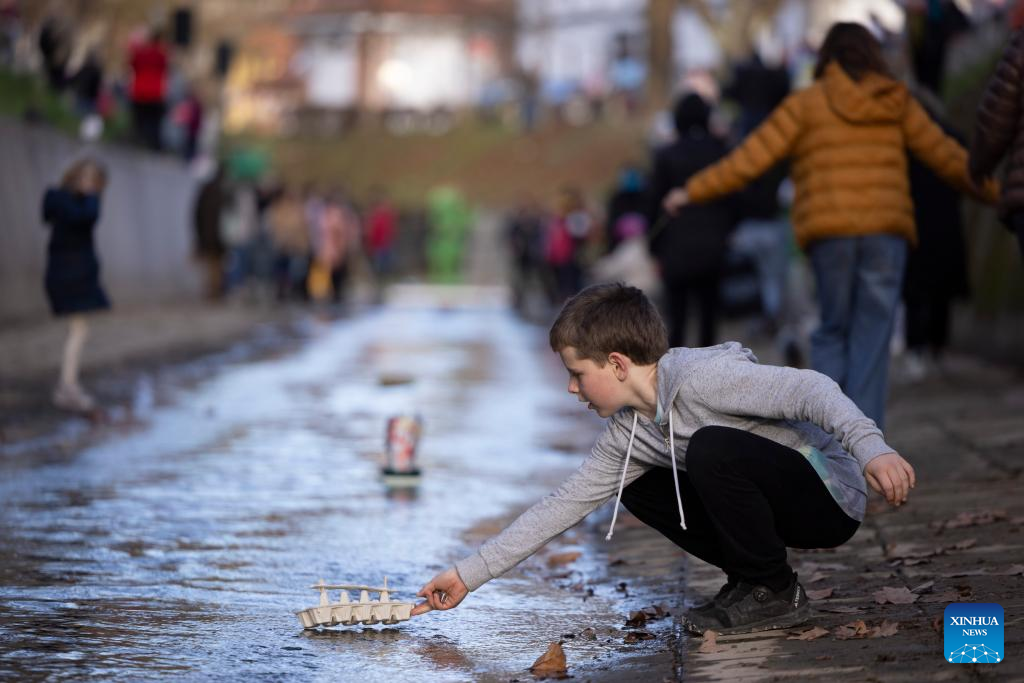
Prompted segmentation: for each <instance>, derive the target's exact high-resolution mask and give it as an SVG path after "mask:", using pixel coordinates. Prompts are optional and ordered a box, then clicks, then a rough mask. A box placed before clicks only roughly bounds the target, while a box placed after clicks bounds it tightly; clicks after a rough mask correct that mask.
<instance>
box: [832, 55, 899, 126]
mask: <svg viewBox="0 0 1024 683" xmlns="http://www.w3.org/2000/svg"><path fill="white" fill-rule="evenodd" d="M822 87H823V88H824V90H825V98H826V99H827V100H828V104H829V107H830V108H831V109H832V111H833V112H835V114H836V116H838V117H839V118H841V119H843V120H844V121H848V122H850V123H854V124H872V123H892V122H894V121H899V120H900V119H902V118H903V111H904V110H905V109H906V106H907V97H908V94H907V87H906V86H905V85H903V84H902V83H900V82H899V81H894V80H893V79H891V78H889V77H888V76H883V75H881V74H876V73H869V74H866V75H865V76H864V77H863V78H861V80H860V81H855V80H853V79H852V78H850V76H849V75H848V74H847V73H846V72H845V71H843V68H842V67H841V66H839V65H838V64H836V63H835V62H832V63H831V64H829V65H828V66H827V67H825V74H824V76H823V77H822Z"/></svg>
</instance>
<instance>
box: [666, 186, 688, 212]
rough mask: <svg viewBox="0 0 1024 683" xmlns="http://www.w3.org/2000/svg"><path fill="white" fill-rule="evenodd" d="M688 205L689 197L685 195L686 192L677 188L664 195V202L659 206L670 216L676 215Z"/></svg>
mask: <svg viewBox="0 0 1024 683" xmlns="http://www.w3.org/2000/svg"><path fill="white" fill-rule="evenodd" d="M689 203H690V195H688V194H686V190H684V189H683V188H681V187H677V188H675V189H674V190H672V191H670V192H669V193H668V194H667V195H665V199H664V201H662V203H661V205H662V206H663V207H664V208H665V212H666V213H667V214H668V215H670V216H674V215H676V212H677V211H679V209H681V208H683V207H684V206H686V205H687V204H689Z"/></svg>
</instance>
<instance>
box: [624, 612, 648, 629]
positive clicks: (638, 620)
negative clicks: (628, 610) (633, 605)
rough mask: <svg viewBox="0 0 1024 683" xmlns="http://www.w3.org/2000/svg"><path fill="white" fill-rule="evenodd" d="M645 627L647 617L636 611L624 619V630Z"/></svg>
mask: <svg viewBox="0 0 1024 683" xmlns="http://www.w3.org/2000/svg"><path fill="white" fill-rule="evenodd" d="M646 625H647V615H646V614H644V613H643V612H641V611H640V610H637V611H635V612H633V613H632V614H630V615H629V619H626V628H643V627H644V626H646Z"/></svg>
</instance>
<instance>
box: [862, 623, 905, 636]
mask: <svg viewBox="0 0 1024 683" xmlns="http://www.w3.org/2000/svg"><path fill="white" fill-rule="evenodd" d="M899 630H900V625H899V622H896V621H889V620H885V621H883V622H882V623H881V624H879V625H878V626H876V627H874V628H873V629H871V633H869V634H868V638H888V637H889V636H894V635H896V632H897V631H899Z"/></svg>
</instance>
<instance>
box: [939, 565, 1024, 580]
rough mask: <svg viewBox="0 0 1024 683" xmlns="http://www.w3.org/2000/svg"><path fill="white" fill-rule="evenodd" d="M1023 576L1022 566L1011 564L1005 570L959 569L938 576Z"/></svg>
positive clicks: (1023, 566)
mask: <svg viewBox="0 0 1024 683" xmlns="http://www.w3.org/2000/svg"><path fill="white" fill-rule="evenodd" d="M1020 574H1024V564H1011V565H1010V566H1009V567H1007V568H1006V569H997V570H995V571H986V570H984V569H961V570H958V571H955V572H942V573H941V574H939V576H946V577H949V578H958V577H961V576H1018V575H1020Z"/></svg>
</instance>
